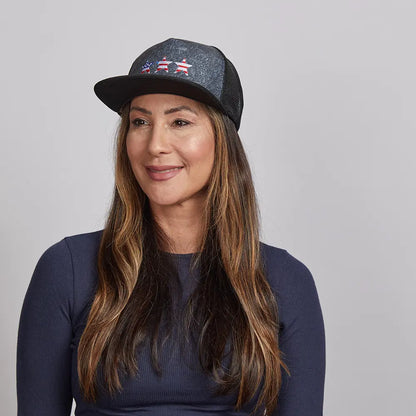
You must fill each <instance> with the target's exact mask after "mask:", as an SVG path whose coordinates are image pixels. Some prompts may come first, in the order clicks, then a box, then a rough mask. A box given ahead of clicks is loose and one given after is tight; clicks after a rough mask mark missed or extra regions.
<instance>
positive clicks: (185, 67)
mask: <svg viewBox="0 0 416 416" xmlns="http://www.w3.org/2000/svg"><path fill="white" fill-rule="evenodd" d="M175 64H176V65H178V67H177V68H176V71H175V74H176V73H177V72H183V73H184V74H185V75H189V74H188V68H190V67H191V66H192V65H190V64H187V63H186V59H183V60H182V62H175Z"/></svg>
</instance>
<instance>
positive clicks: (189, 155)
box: [126, 94, 215, 209]
mask: <svg viewBox="0 0 416 416" xmlns="http://www.w3.org/2000/svg"><path fill="white" fill-rule="evenodd" d="M129 116H130V124H129V130H128V133H127V138H126V146H127V154H128V157H129V160H130V164H131V167H132V170H133V172H134V175H135V177H136V179H137V182H138V183H139V185H140V187H141V188H142V190H143V192H144V193H145V194H146V195H147V197H148V198H149V201H150V205H151V207H152V208H153V209H154V208H157V206H162V205H163V206H168V205H175V204H176V205H183V204H184V203H185V204H188V205H189V204H190V202H191V203H192V202H197V203H198V204H199V203H200V202H201V201H202V200H203V199H204V197H205V190H206V185H207V182H208V179H209V176H210V173H211V170H212V166H213V163H214V151H215V137H214V131H213V128H212V124H211V120H210V118H209V116H208V114H207V112H206V110H205V109H204V107H203V106H202V105H201V104H200V103H198V102H197V101H194V100H191V99H190V98H185V97H181V96H178V95H172V94H147V95H141V96H138V97H136V98H134V99H133V100H132V101H131V104H130V115H129ZM186 201H188V202H186ZM189 206H190V205H189Z"/></svg>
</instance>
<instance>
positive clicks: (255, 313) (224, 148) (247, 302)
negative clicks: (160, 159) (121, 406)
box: [78, 106, 289, 414]
mask: <svg viewBox="0 0 416 416" xmlns="http://www.w3.org/2000/svg"><path fill="white" fill-rule="evenodd" d="M206 108H207V111H208V114H209V116H210V118H211V120H212V124H213V127H214V132H215V136H216V137H215V140H216V145H215V162H214V166H213V169H212V172H211V178H210V181H209V184H208V189H207V198H206V205H205V210H204V212H203V218H204V230H203V238H202V241H201V247H200V250H199V251H198V253H197V254H195V256H194V258H193V265H194V266H195V265H196V264H198V265H199V266H200V273H201V278H200V281H199V284H198V286H197V288H196V289H195V291H194V292H193V293H192V294H191V296H190V298H189V299H188V302H187V305H186V310H185V314H184V328H186V330H187V331H189V333H190V334H191V335H192V338H193V339H194V340H195V342H196V345H197V349H198V353H199V360H200V364H201V367H202V369H203V371H205V372H206V373H208V374H210V375H211V376H212V378H213V379H214V380H215V381H216V383H217V385H218V391H217V392H218V393H219V394H228V393H231V392H236V393H237V394H238V396H237V402H236V404H235V408H236V410H238V409H240V408H241V407H242V406H243V405H244V404H246V403H247V402H248V401H250V400H251V399H252V398H253V397H254V396H255V394H256V393H258V394H259V396H258V400H257V404H256V407H255V409H254V411H253V413H256V412H258V411H260V410H261V409H262V408H263V409H264V410H265V414H270V413H271V412H272V410H273V409H274V408H276V406H277V401H278V392H279V389H280V386H281V380H282V368H284V369H285V370H286V371H287V372H289V371H288V369H287V367H286V365H285V364H284V363H283V361H282V357H281V352H280V350H279V345H278V328H279V319H278V308H277V304H276V300H275V297H274V295H273V293H272V291H271V288H270V286H269V284H268V282H267V279H266V276H265V270H264V265H263V262H262V259H261V256H260V247H259V244H260V243H259V213H258V207H257V201H256V195H255V191H254V186H253V181H252V177H251V171H250V167H249V164H248V161H247V158H246V155H245V152H244V149H243V146H242V143H241V141H240V138H239V136H238V133H237V131H236V129H235V126H234V124H233V123H232V121H231V120H230V119H229V118H228V117H227V116H224V115H222V114H221V113H219V112H218V111H217V110H214V109H213V108H211V107H208V106H207V107H206ZM128 128H129V116H128V106H127V107H126V108H125V109H124V111H123V112H122V115H121V122H120V126H119V130H118V134H117V141H116V148H115V188H114V194H113V200H112V205H111V208H110V210H109V213H108V217H107V221H106V224H105V228H104V231H103V235H102V239H101V243H100V247H99V252H98V259H97V268H98V285H97V290H96V293H95V297H94V299H93V303H92V307H91V310H90V313H89V316H88V321H87V325H86V328H85V330H84V332H83V334H82V337H81V340H80V343H79V348H78V376H79V380H80V385H81V389H82V391H83V394H84V396H85V399H86V400H89V401H95V400H96V399H97V396H98V373H99V374H100V376H101V377H102V379H103V380H105V382H104V384H105V387H106V389H107V390H108V391H109V392H110V393H111V394H113V393H115V392H116V391H119V390H121V389H122V382H121V375H122V374H124V375H135V374H137V372H138V371H140V368H139V367H140V363H138V362H137V351H138V349H139V348H140V347H141V346H143V344H144V343H145V341H146V340H150V342H151V357H150V358H151V362H152V366H153V368H154V370H155V371H156V372H157V373H159V374H160V373H161V371H162V370H161V368H160V366H159V363H158V350H159V349H160V346H161V343H162V344H163V342H164V340H166V337H168V336H169V330H168V331H167V333H166V335H165V338H164V339H163V340H161V339H160V338H161V337H160V336H159V332H161V331H159V329H160V328H161V326H162V325H163V327H165V325H166V328H168V329H169V328H171V321H170V320H171V316H172V313H171V311H172V298H171V295H172V290H173V288H172V284H171V281H172V272H173V270H174V264H171V263H170V261H169V258H168V257H167V256H163V252H161V250H160V247H171V246H170V243H169V239H168V238H167V236H166V234H165V233H164V232H163V230H162V229H161V228H160V227H159V226H158V224H157V222H156V221H154V220H153V218H152V215H151V211H150V208H149V204H148V201H147V197H146V195H145V194H144V192H143V191H142V190H141V188H140V186H139V185H138V183H137V181H136V178H135V176H134V173H133V171H132V169H131V167H130V163H129V160H128V156H127V151H126V136H127V132H128ZM196 305H198V307H196ZM164 332H166V331H164ZM227 345H229V348H230V350H229V353H230V357H231V358H230V365H229V366H228V367H227V368H224V367H223V366H222V365H221V363H222V360H223V358H224V356H225V353H226V350H227Z"/></svg>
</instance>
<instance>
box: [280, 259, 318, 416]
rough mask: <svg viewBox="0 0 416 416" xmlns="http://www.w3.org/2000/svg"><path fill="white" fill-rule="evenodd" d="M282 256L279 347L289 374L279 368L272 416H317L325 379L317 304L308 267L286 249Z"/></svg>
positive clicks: (314, 287)
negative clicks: (280, 382) (280, 376)
mask: <svg viewBox="0 0 416 416" xmlns="http://www.w3.org/2000/svg"><path fill="white" fill-rule="evenodd" d="M285 257H286V262H284V268H285V273H284V275H285V276H286V277H285V285H284V286H285V288H283V287H282V291H281V292H282V293H283V292H284V295H283V296H281V297H280V300H281V306H282V314H283V316H282V319H283V322H282V329H281V334H280V349H281V351H282V352H283V354H284V355H283V361H284V362H285V363H286V365H287V366H288V367H289V371H290V373H291V375H290V376H287V374H286V372H285V370H282V371H283V385H282V388H281V391H280V395H279V404H278V407H277V409H276V411H275V412H274V413H273V416H321V415H322V412H323V399H324V381H325V331H324V322H323V316H322V311H321V306H320V302H319V298H318V293H317V290H316V286H315V282H314V279H313V277H312V274H311V273H310V271H309V269H308V268H307V267H306V266H305V265H304V264H303V263H302V262H300V261H299V260H297V259H295V258H294V257H293V256H291V255H290V254H289V253H287V252H286V256H285ZM282 286H283V285H282Z"/></svg>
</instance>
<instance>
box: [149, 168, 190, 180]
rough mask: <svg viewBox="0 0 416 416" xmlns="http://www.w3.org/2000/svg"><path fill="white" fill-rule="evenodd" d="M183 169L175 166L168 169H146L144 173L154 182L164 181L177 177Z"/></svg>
mask: <svg viewBox="0 0 416 416" xmlns="http://www.w3.org/2000/svg"><path fill="white" fill-rule="evenodd" d="M182 169H183V166H177V167H173V168H169V169H155V168H151V167H146V172H147V174H148V175H149V177H150V178H151V179H153V180H154V181H166V180H168V179H171V178H173V177H175V176H176V175H178V174H179V173H180V171H181V170H182Z"/></svg>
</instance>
